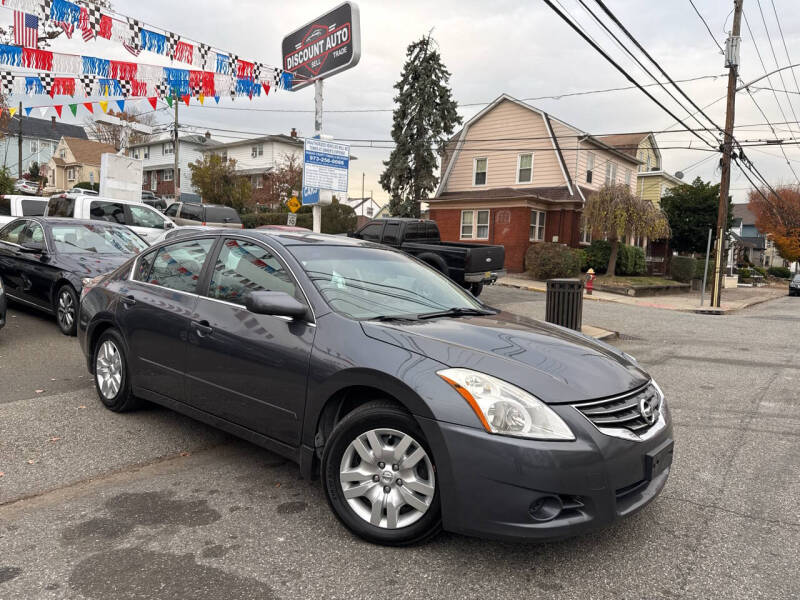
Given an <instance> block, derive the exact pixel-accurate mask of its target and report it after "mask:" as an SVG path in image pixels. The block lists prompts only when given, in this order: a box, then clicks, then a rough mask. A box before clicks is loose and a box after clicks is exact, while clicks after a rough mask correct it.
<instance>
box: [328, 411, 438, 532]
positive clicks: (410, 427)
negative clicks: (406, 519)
mask: <svg viewBox="0 0 800 600" xmlns="http://www.w3.org/2000/svg"><path fill="white" fill-rule="evenodd" d="M373 429H394V430H397V431H399V432H401V433H404V434H407V435H409V436H411V437H412V438H413V439H414V441H415V442H418V444H419V446H421V447H422V449H423V450H424V451H425V452H426V453H427V455H428V457H429V458H430V461H431V465H432V467H433V472H434V473H435V471H436V466H435V463H434V459H433V454H432V453H431V450H430V447H429V446H428V442H427V440H426V439H425V436H424V435H423V433H422V430H421V429H420V427H419V425H418V424H417V422H416V421H415V420H414V418H413V417H412V416H411V415H409V414H408V413H407V412H406V411H404V410H403V409H402V408H400V407H399V406H398V405H397V404H395V403H393V402H389V401H386V400H375V401H372V402H368V403H367V404H364V405H362V406H360V407H358V408H357V409H355V410H354V411H353V412H351V413H349V414H348V415H347V416H345V417H344V418H343V419H342V420H341V421H340V422H339V423H337V424H336V427H335V428H334V429H333V431H332V432H331V435H330V437H329V438H328V440H327V442H326V444H325V450H324V452H323V455H322V487H323V489H324V490H325V495H326V497H327V498H328V503H329V504H330V506H331V508H332V509H333V513H334V514H335V515H336V517H337V518H338V519H339V521H340V522H341V523H342V524H343V525H344V526H345V527H346V528H347V529H349V530H350V531H351V532H352V533H354V534H355V535H357V536H359V537H361V538H363V539H365V540H367V541H368V542H372V543H374V544H381V545H384V546H408V545H412V544H420V543H422V542H425V541H427V540H429V539H431V538H432V537H433V536H435V535H436V534H438V533H439V532H440V531H441V529H442V517H441V504H440V501H439V485H438V482H436V481H435V480H434V492H433V499H432V501H431V502H430V505H429V507H428V509H427V511H426V512H425V513H424V514H423V515H422V516H421V517H420V518H419V519H418V520H417V521H415V522H414V523H412V524H410V525H408V526H405V527H400V528H397V529H388V528H384V527H379V526H376V525H372V524H371V523H369V522H367V521H366V520H365V519H364V518H362V517H360V516H359V515H358V514H357V513H356V512H355V511H354V510H353V508H351V506H350V504H349V503H348V501H347V499H346V498H345V493H344V490H343V489H342V484H341V483H340V479H339V476H340V466H341V464H342V459H343V457H344V453H345V451H346V450H347V449H348V447H349V446H350V443H351V442H353V441H354V440H355V439H356V438H357V437H359V436H360V435H362V434H364V433H365V432H368V431H370V430H373ZM387 471H388V467H387Z"/></svg>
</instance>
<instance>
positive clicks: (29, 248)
mask: <svg viewBox="0 0 800 600" xmlns="http://www.w3.org/2000/svg"><path fill="white" fill-rule="evenodd" d="M19 251H20V252H23V253H24V254H43V253H44V246H43V245H42V243H41V242H25V243H24V244H20V247H19Z"/></svg>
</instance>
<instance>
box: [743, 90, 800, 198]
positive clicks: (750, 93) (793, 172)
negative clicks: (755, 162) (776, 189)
mask: <svg viewBox="0 0 800 600" xmlns="http://www.w3.org/2000/svg"><path fill="white" fill-rule="evenodd" d="M747 94H748V95H749V96H750V99H751V100H752V101H753V104H755V105H756V108H757V109H758V111H759V112H760V113H761V115H762V116H763V117H764V119H765V120H766V121H767V123H769V119H767V115H766V114H765V113H764V111H763V110H762V109H761V106H760V105H759V104H758V102H756V99H755V96H753V93H752V92H751V91H750V90H749V89H748V90H747ZM770 129H772V134H773V135H774V136H775V137H777V136H778V133H777V132H776V131H775V128H774V127H773V126H772V125H771V124H770ZM789 133H791V130H789ZM781 154H783V158H785V159H786V164H787V165H789V170H790V171H791V172H792V175H794V178H795V179H796V180H797V183H800V177H798V176H797V173H796V172H795V170H794V167H793V166H792V163H791V162H789V157H788V156H786V150H784V149H783V146H782V145H781Z"/></svg>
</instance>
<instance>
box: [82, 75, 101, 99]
mask: <svg viewBox="0 0 800 600" xmlns="http://www.w3.org/2000/svg"><path fill="white" fill-rule="evenodd" d="M80 80H81V85H83V91H84V93H85V94H86V96H87V97H89V96H92V95H93V92H94V84H95V81H97V77H96V76H95V75H81V77H80Z"/></svg>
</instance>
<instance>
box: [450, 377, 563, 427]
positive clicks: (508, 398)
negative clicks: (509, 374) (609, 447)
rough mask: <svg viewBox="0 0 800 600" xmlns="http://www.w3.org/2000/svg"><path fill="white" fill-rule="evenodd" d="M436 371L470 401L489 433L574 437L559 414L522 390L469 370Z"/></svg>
mask: <svg viewBox="0 0 800 600" xmlns="http://www.w3.org/2000/svg"><path fill="white" fill-rule="evenodd" d="M436 374H437V375H438V376H439V377H441V378H442V379H444V380H445V381H446V382H447V383H449V384H450V385H451V386H453V389H455V391H457V392H458V393H459V394H460V395H461V396H462V397H463V398H464V400H466V401H467V402H468V403H469V405H470V406H471V407H472V410H474V411H475V415H476V416H477V417H478V420H479V421H480V422H481V424H482V425H483V427H484V428H485V429H486V431H488V432H489V433H496V434H500V435H511V436H515V437H524V438H531V439H537V440H574V439H575V436H574V435H573V434H572V431H571V430H570V428H569V427H568V426H567V424H566V423H565V422H564V421H563V420H562V419H561V417H559V416H558V415H557V414H556V413H555V412H554V411H553V410H552V409H551V408H550V407H549V406H547V405H546V404H545V403H544V402H542V401H541V400H539V399H538V398H536V397H534V396H533V395H531V394H529V393H528V392H526V391H525V390H521V389H520V388H518V387H516V386H513V385H511V384H510V383H506V382H505V381H502V380H501V379H497V378H496V377H492V376H491V375H486V374H485V373H480V372H478V371H472V370H470V369H443V370H442V371H437V372H436Z"/></svg>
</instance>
